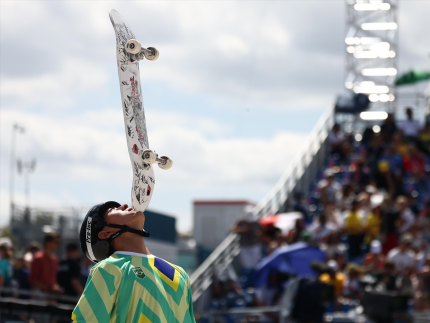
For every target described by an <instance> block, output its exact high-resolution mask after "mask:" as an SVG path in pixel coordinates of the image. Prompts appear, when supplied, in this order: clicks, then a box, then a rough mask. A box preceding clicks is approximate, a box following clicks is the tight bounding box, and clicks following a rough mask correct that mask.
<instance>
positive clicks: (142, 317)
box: [137, 313, 152, 323]
mask: <svg viewBox="0 0 430 323" xmlns="http://www.w3.org/2000/svg"><path fill="white" fill-rule="evenodd" d="M137 323H152V322H151V321H150V320H149V318H147V317H146V316H145V315H143V313H141V314H140V318H139V322H137Z"/></svg>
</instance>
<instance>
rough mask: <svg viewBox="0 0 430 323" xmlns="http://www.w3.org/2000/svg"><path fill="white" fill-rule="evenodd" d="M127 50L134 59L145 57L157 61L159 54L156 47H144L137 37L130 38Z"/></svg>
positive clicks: (138, 59) (126, 46)
mask: <svg viewBox="0 0 430 323" xmlns="http://www.w3.org/2000/svg"><path fill="white" fill-rule="evenodd" d="M125 50H126V52H127V53H128V54H129V55H130V58H131V59H132V60H133V61H140V60H142V59H144V58H146V59H147V60H150V61H155V60H156V59H157V58H158V55H159V52H158V50H157V49H156V48H155V47H148V48H143V47H142V45H141V44H140V42H139V41H138V40H137V39H130V40H129V41H128V42H127V44H126V45H125Z"/></svg>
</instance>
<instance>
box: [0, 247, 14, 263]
mask: <svg viewBox="0 0 430 323" xmlns="http://www.w3.org/2000/svg"><path fill="white" fill-rule="evenodd" d="M0 251H3V252H4V258H5V259H8V260H9V259H11V258H12V256H13V254H12V250H11V249H10V248H9V247H8V246H7V245H5V244H2V245H0Z"/></svg>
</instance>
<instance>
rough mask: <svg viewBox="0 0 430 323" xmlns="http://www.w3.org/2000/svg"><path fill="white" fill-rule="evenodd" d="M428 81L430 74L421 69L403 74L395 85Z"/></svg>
mask: <svg viewBox="0 0 430 323" xmlns="http://www.w3.org/2000/svg"><path fill="white" fill-rule="evenodd" d="M428 79H430V72H427V71H425V70H421V69H413V70H410V71H409V72H407V73H405V74H402V75H400V76H399V78H398V79H397V81H396V83H395V85H396V86H400V85H407V84H414V83H417V82H421V81H425V80H428Z"/></svg>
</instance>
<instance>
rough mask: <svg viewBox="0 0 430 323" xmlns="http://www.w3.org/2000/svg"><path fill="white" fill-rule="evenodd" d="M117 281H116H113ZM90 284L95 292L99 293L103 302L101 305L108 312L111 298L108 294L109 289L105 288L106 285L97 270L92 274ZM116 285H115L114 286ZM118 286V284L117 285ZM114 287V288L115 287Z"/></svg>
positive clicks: (111, 301)
mask: <svg viewBox="0 0 430 323" xmlns="http://www.w3.org/2000/svg"><path fill="white" fill-rule="evenodd" d="M115 280H117V279H115ZM92 282H93V284H94V287H95V288H96V290H97V292H98V293H99V295H100V297H101V299H102V300H103V303H104V305H105V307H106V310H107V311H108V313H109V311H110V309H111V307H112V303H113V300H112V297H111V295H110V293H109V289H108V287H107V284H106V282H105V280H104V278H103V276H102V274H101V273H100V270H97V271H95V272H94V275H93V276H92ZM115 285H117V284H115ZM118 285H119V283H118ZM115 287H116V286H115Z"/></svg>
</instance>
